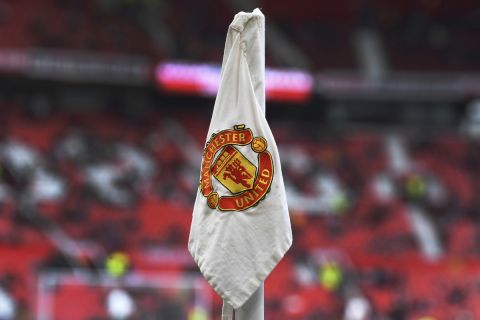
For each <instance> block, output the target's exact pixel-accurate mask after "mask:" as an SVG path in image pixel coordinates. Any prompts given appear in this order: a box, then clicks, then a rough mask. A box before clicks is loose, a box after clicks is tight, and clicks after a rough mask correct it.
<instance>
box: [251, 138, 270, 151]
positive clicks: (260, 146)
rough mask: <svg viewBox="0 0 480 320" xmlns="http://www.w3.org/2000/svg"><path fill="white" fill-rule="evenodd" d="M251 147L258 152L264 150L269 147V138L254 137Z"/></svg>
mask: <svg viewBox="0 0 480 320" xmlns="http://www.w3.org/2000/svg"><path fill="white" fill-rule="evenodd" d="M251 147H252V150H253V151H255V152H256V153H260V152H263V151H265V150H266V149H267V140H265V138H262V137H256V138H253V140H252V144H251Z"/></svg>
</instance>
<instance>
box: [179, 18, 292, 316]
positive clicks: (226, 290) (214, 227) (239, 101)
mask: <svg viewBox="0 0 480 320" xmlns="http://www.w3.org/2000/svg"><path fill="white" fill-rule="evenodd" d="M264 48H265V17H264V16H263V14H262V13H261V12H260V10H258V9H255V10H254V11H253V12H252V13H244V12H240V13H238V14H237V15H236V16H235V18H234V20H233V22H232V23H231V25H230V27H229V29H228V34H227V40H226V44H225V51H224V57H223V64H222V73H221V80H220V87H219V91H218V94H217V98H216V101H215V106H214V110H213V115H212V120H211V123H210V128H209V131H208V135H207V141H206V144H205V149H204V153H203V159H202V165H201V177H200V188H199V191H198V194H197V198H196V201H195V207H194V209H193V218H192V226H191V230H190V239H189V244H188V248H189V251H190V253H191V254H192V256H193V258H194V259H195V261H196V263H197V264H198V266H199V268H200V270H201V272H202V274H203V275H204V277H205V278H206V279H207V281H208V282H209V283H210V285H212V287H213V288H214V289H215V291H216V292H217V293H218V294H220V296H221V297H222V298H223V299H224V301H225V302H226V303H228V304H229V305H231V306H232V307H233V308H235V309H238V308H239V307H241V306H242V305H243V304H244V303H245V302H246V301H247V299H248V298H249V297H250V296H251V295H252V294H253V293H254V292H255V291H256V290H257V289H258V288H259V286H260V285H261V284H262V282H263V281H264V280H265V278H266V277H267V276H268V274H269V273H270V272H271V271H272V269H273V268H274V267H275V265H276V264H277V263H278V262H279V261H280V259H282V257H283V256H284V254H285V253H286V251H287V250H288V249H289V248H290V246H291V244H292V232H291V226H290V218H289V214H288V208H287V201H286V196H285V188H284V185H283V178H282V171H281V168H280V159H279V155H278V150H277V146H276V144H275V140H274V138H273V135H272V132H271V131H270V128H269V126H268V123H267V121H266V119H265V49H264Z"/></svg>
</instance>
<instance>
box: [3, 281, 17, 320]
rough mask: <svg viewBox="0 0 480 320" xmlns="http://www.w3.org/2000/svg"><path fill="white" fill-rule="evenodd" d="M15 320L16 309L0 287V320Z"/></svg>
mask: <svg viewBox="0 0 480 320" xmlns="http://www.w3.org/2000/svg"><path fill="white" fill-rule="evenodd" d="M14 319H16V308H15V302H14V300H13V298H12V297H11V296H10V295H9V294H8V292H7V291H5V290H4V289H3V288H2V287H0V320H14Z"/></svg>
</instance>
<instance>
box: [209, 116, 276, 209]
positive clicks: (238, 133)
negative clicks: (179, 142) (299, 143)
mask: <svg viewBox="0 0 480 320" xmlns="http://www.w3.org/2000/svg"><path fill="white" fill-rule="evenodd" d="M243 146H250V148H251V149H252V150H253V151H254V152H255V153H256V155H257V159H256V160H257V161H256V163H252V161H250V160H249V159H248V158H247V157H246V156H245V155H244V154H243V153H242V152H241V147H243ZM267 148H268V143H267V140H266V139H265V138H263V137H254V136H253V133H252V130H250V129H248V128H245V125H236V126H234V127H233V129H227V130H223V131H220V132H218V133H216V134H214V135H212V137H211V138H210V140H209V141H208V142H207V144H206V146H205V150H204V151H203V159H202V169H201V178H200V192H201V193H202V195H203V196H204V197H206V198H207V204H208V206H209V207H210V208H212V209H215V208H218V209H219V210H221V211H241V210H245V209H248V208H251V207H253V206H255V205H257V204H258V203H259V202H260V201H262V200H263V199H264V198H265V196H266V195H267V193H268V192H269V191H270V186H271V184H272V180H273V173H274V168H273V160H272V155H271V154H270V152H268V151H267ZM212 177H213V178H214V179H216V180H217V181H218V182H220V184H221V185H222V186H224V187H225V190H227V192H225V191H220V190H214V188H213V185H212Z"/></svg>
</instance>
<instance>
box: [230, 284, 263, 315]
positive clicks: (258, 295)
mask: <svg viewBox="0 0 480 320" xmlns="http://www.w3.org/2000/svg"><path fill="white" fill-rule="evenodd" d="M263 293H264V287H263V283H262V284H261V285H260V287H259V288H258V290H257V291H255V293H254V294H253V295H252V296H251V297H250V299H248V300H247V302H245V304H244V305H243V306H242V307H240V308H239V309H237V310H235V320H263V318H264V304H265V301H264V294H263Z"/></svg>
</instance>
